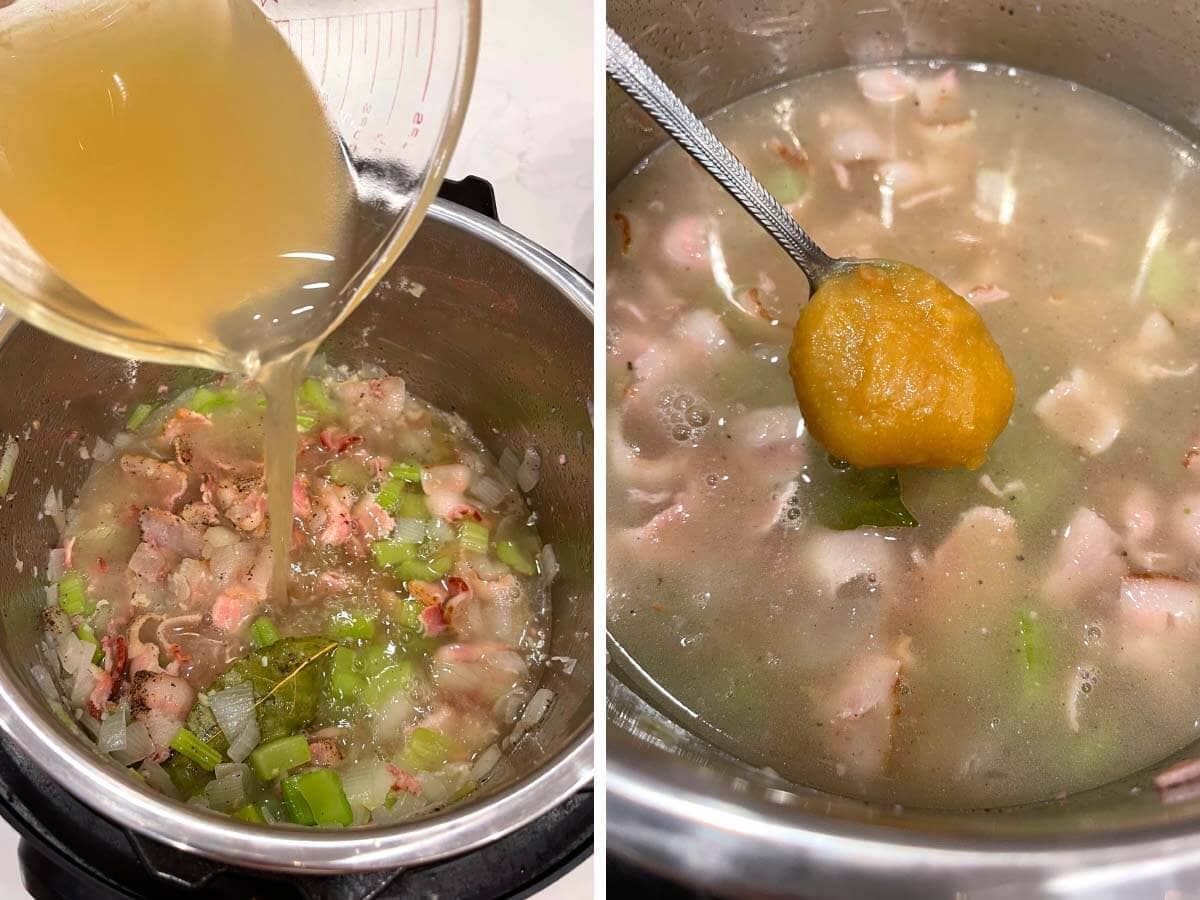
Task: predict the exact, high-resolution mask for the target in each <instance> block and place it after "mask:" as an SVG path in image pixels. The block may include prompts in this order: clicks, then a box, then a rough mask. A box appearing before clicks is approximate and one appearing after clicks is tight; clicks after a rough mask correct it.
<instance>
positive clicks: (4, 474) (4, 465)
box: [0, 435, 21, 497]
mask: <svg viewBox="0 0 1200 900" xmlns="http://www.w3.org/2000/svg"><path fill="white" fill-rule="evenodd" d="M20 453H21V448H20V446H19V445H18V444H17V440H16V438H14V437H13V436H12V435H9V436H8V438H7V440H5V442H4V455H3V456H0V497H2V496H4V495H5V494H7V493H8V489H9V488H10V487H11V486H12V477H13V472H14V471H16V468H17V457H18V456H19V455H20Z"/></svg>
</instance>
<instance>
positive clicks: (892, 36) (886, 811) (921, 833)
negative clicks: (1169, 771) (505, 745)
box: [607, 0, 1200, 898]
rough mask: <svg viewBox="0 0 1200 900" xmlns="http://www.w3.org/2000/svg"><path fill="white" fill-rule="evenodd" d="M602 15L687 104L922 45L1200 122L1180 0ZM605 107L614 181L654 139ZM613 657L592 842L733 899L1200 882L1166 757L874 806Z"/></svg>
mask: <svg viewBox="0 0 1200 900" xmlns="http://www.w3.org/2000/svg"><path fill="white" fill-rule="evenodd" d="M608 21H609V23H610V24H611V25H612V26H613V27H614V28H616V30H617V31H618V32H620V34H621V35H622V36H623V37H624V38H625V39H626V40H627V41H629V43H630V44H631V45H632V46H633V47H634V48H635V49H636V50H637V51H638V52H640V53H641V54H642V55H643V56H644V57H645V58H646V59H647V60H648V61H649V63H650V64H651V65H652V66H654V67H655V68H656V69H657V70H658V72H659V73H660V74H661V75H662V76H663V78H664V79H665V80H666V81H667V83H668V84H670V85H671V86H672V87H673V88H674V89H675V90H676V91H678V92H679V94H680V95H681V96H682V97H683V98H684V100H686V101H687V102H689V103H690V104H691V105H692V106H693V108H695V109H696V110H697V111H698V112H700V113H701V114H705V113H709V112H712V111H714V110H716V109H719V108H721V107H723V106H725V105H727V104H729V103H731V102H732V101H734V100H737V99H739V98H741V97H744V96H747V95H749V94H752V93H754V92H757V91H760V90H763V89H765V88H767V87H770V86H772V85H774V84H778V83H780V82H784V81H788V80H791V79H793V78H797V77H799V76H801V75H806V74H810V73H813V72H817V71H821V70H825V69H830V68H835V67H838V66H844V65H852V64H868V63H870V64H878V63H883V62H890V61H894V60H898V59H904V58H918V59H926V58H931V57H936V58H950V59H964V60H979V61H986V62H1001V63H1007V64H1011V65H1014V66H1019V67H1022V68H1026V69H1030V70H1034V71H1039V72H1044V73H1046V74H1049V75H1053V76H1057V77H1059V78H1065V79H1070V80H1073V81H1077V82H1079V83H1081V84H1084V85H1086V86H1088V87H1091V88H1094V89H1096V90H1099V91H1101V92H1103V93H1106V94H1109V95H1111V96H1114V97H1117V98H1119V99H1121V100H1124V101H1126V102H1128V103H1130V104H1131V105H1133V106H1136V107H1138V108H1139V109H1141V110H1143V111H1145V112H1147V113H1149V114H1150V115H1152V116H1154V117H1155V118H1157V119H1159V120H1160V121H1163V122H1165V123H1167V124H1168V125H1171V126H1172V127H1174V128H1176V129H1177V130H1179V131H1180V132H1182V133H1183V134H1184V135H1186V136H1188V137H1189V138H1191V139H1195V138H1196V137H1197V133H1198V131H1200V91H1198V89H1197V87H1196V86H1197V85H1198V84H1200V8H1198V7H1197V5H1196V4H1195V3H1181V2H1162V3H1156V2H1145V0H1088V2H1073V0H1041V2H1039V3H1028V2H1017V0H997V2H987V3H984V2H970V0H844V2H843V0H837V2H835V0H756V2H738V0H695V2H692V3H687V4H680V3H676V2H672V0H609V3H608ZM607 107H608V118H607V121H608V146H607V162H608V171H607V180H608V185H609V187H610V188H611V187H612V186H613V185H614V184H615V183H616V182H618V181H619V180H620V179H621V178H622V177H624V176H625V175H626V174H627V173H628V172H629V170H630V169H631V168H632V167H633V166H634V165H635V164H636V163H637V161H638V160H640V159H642V158H643V157H644V156H645V155H646V154H647V153H648V152H650V151H651V150H652V149H654V148H655V147H656V146H658V145H659V144H661V143H662V142H663V134H662V132H661V131H659V130H658V129H657V128H656V127H655V126H654V125H653V124H652V123H651V122H650V120H649V119H648V118H646V117H645V116H644V115H643V114H642V113H641V112H640V111H638V110H636V109H635V108H634V106H633V104H632V103H631V102H630V101H629V100H628V98H626V96H625V95H624V94H623V93H622V92H621V91H620V89H618V88H616V87H615V86H613V85H612V84H611V83H610V85H609V88H608V98H607ZM1113 137H1114V140H1120V135H1114V136H1113ZM1080 152H1082V153H1086V152H1087V150H1086V148H1080ZM611 233H612V232H611V230H610V241H609V246H610V247H612V246H614V242H613V240H612V238H611ZM817 238H818V240H819V239H820V236H819V235H817ZM610 653H611V661H610V665H609V678H608V690H609V697H608V720H609V726H608V758H607V766H608V775H607V789H608V846H609V849H610V851H611V852H613V853H614V854H616V855H618V856H619V857H621V858H622V859H625V860H627V861H630V862H632V863H634V864H636V865H640V866H643V867H646V868H648V869H651V870H654V871H657V872H659V873H662V874H664V875H667V876H669V877H673V878H683V879H685V880H688V881H691V882H692V883H694V884H696V885H702V886H703V887H704V888H705V889H707V890H709V891H714V892H720V893H728V894H733V895H747V896H748V895H754V896H784V895H794V894H799V895H801V896H804V897H807V898H819V897H846V896H867V897H883V896H886V897H913V898H933V897H966V896H970V897H996V896H1005V897H1008V896H1019V897H1028V896H1035V895H1036V896H1055V897H1058V896H1080V897H1089V898H1096V897H1121V898H1128V897H1163V896H1171V894H1170V893H1168V892H1170V891H1178V892H1180V893H1179V894H1177V895H1176V896H1195V895H1196V894H1197V892H1200V799H1198V800H1195V801H1192V802H1189V803H1179V804H1176V805H1172V806H1163V805H1161V804H1160V802H1159V800H1158V797H1157V796H1156V794H1155V792H1154V790H1153V788H1152V787H1151V786H1150V784H1151V782H1150V779H1151V776H1152V775H1153V774H1154V772H1155V771H1158V770H1160V769H1161V768H1163V767H1164V766H1165V765H1166V764H1168V763H1169V762H1171V761H1173V760H1164V761H1163V763H1161V764H1160V765H1159V766H1157V767H1155V768H1154V769H1152V770H1148V771H1146V772H1141V773H1137V774H1135V775H1133V776H1131V777H1129V778H1126V779H1124V780H1123V781H1121V782H1119V783H1114V784H1111V785H1107V786H1105V787H1102V788H1098V789H1096V790H1092V791H1089V792H1086V793H1082V794H1079V795H1076V796H1073V797H1070V798H1068V799H1067V800H1065V801H1062V802H1048V803H1041V804H1034V805H1030V806H1024V807H1019V808H1011V809H1005V810H999V811H995V810H994V811H979V812H942V811H936V810H933V811H931V810H921V809H899V808H892V807H882V806H878V805H874V804H869V803H863V802H860V801H857V800H852V799H848V798H845V797H838V796H834V795H831V794H826V793H823V792H820V791H816V790H812V789H808V788H805V787H803V786H799V785H795V784H791V783H788V782H785V781H782V780H780V779H778V778H777V777H772V776H770V775H769V774H766V773H764V772H763V771H761V770H759V769H755V768H752V767H750V766H748V765H745V764H743V763H741V762H740V761H738V760H736V759H733V758H731V757H729V756H728V755H726V754H724V753H722V752H721V751H719V750H718V749H716V748H715V747H713V746H712V745H710V744H709V743H707V742H706V741H705V740H703V739H702V738H700V737H699V736H697V735H696V734H694V733H693V732H692V730H690V729H689V722H688V719H687V717H686V714H685V713H683V712H682V711H680V710H678V709H676V708H674V707H673V705H672V703H671V701H670V698H668V697H666V696H664V695H662V694H661V693H660V692H658V691H657V690H656V689H655V687H654V685H653V684H652V682H650V680H649V679H648V678H646V677H645V676H644V674H643V673H641V672H640V670H639V669H638V666H637V664H636V662H635V661H633V660H630V659H628V658H626V657H624V656H623V655H622V654H621V652H620V648H619V647H617V646H616V645H615V644H614V643H613V642H611V641H610ZM1146 702H1148V703H1152V702H1154V699H1153V698H1152V697H1147V698H1146ZM930 739H931V740H936V739H937V736H936V735H931V736H930ZM1197 752H1200V748H1196V747H1193V748H1189V749H1188V750H1185V751H1184V752H1182V753H1180V754H1179V755H1178V757H1175V758H1179V757H1182V756H1186V755H1189V753H1190V754H1196V753H1197ZM1175 758H1173V759H1175Z"/></svg>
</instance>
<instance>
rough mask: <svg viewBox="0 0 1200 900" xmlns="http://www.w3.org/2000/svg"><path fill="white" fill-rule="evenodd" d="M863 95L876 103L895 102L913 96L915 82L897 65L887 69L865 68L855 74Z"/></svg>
mask: <svg viewBox="0 0 1200 900" xmlns="http://www.w3.org/2000/svg"><path fill="white" fill-rule="evenodd" d="M855 80H856V81H857V82H858V89H859V91H860V92H861V93H862V95H863V97H865V98H866V99H868V100H870V101H872V102H874V103H895V102H896V101H898V100H903V99H904V98H906V97H910V96H912V92H913V89H914V87H915V84H914V82H913V79H912V78H911V77H910V76H908V75H905V74H904V73H903V72H901V71H900V70H899V69H897V68H896V67H895V66H891V67H888V68H885V69H865V70H863V71H861V72H859V73H858V74H857V75H856V76H855Z"/></svg>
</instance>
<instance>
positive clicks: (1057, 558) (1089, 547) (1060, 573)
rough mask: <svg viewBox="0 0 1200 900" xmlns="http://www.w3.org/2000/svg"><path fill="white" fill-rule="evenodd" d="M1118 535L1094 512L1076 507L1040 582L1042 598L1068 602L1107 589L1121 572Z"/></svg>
mask: <svg viewBox="0 0 1200 900" xmlns="http://www.w3.org/2000/svg"><path fill="white" fill-rule="evenodd" d="M1120 549H1121V538H1120V536H1119V535H1118V534H1117V533H1116V532H1115V531H1113V530H1112V528H1110V527H1109V525H1108V523H1107V522H1105V521H1104V520H1103V519H1102V518H1100V516H1098V515H1097V514H1096V513H1095V512H1093V511H1092V510H1090V509H1088V508H1087V507H1080V508H1079V509H1077V510H1075V513H1074V514H1073V515H1072V516H1071V521H1070V522H1068V523H1067V527H1066V530H1064V531H1063V535H1062V540H1061V541H1060V542H1059V545H1058V549H1057V550H1056V551H1055V554H1054V559H1053V561H1052V562H1051V564H1050V574H1049V575H1048V576H1047V577H1046V580H1045V581H1044V582H1043V583H1042V591H1043V593H1044V594H1045V596H1046V598H1047V599H1049V600H1050V601H1051V602H1053V603H1056V604H1058V605H1059V606H1068V605H1070V604H1073V603H1076V602H1078V601H1079V600H1082V599H1086V598H1088V597H1090V596H1094V595H1097V594H1100V593H1103V592H1107V591H1109V590H1110V589H1112V590H1115V589H1116V587H1117V583H1118V579H1119V578H1120V577H1121V576H1122V575H1123V574H1125V568H1126V563H1125V560H1124V559H1123V558H1122V557H1121V556H1120V555H1119V553H1118V551H1119V550H1120Z"/></svg>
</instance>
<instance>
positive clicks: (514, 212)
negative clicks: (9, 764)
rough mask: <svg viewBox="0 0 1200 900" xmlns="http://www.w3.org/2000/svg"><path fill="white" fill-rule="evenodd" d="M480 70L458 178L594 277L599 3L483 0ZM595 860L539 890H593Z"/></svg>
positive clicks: (8, 877)
mask: <svg viewBox="0 0 1200 900" xmlns="http://www.w3.org/2000/svg"><path fill="white" fill-rule="evenodd" d="M483 6H484V19H483V34H482V41H481V48H480V58H479V69H478V74H477V77H476V82H475V91H474V94H473V95H472V98H471V108H470V110H469V112H468V113H467V119H466V123H465V124H464V127H463V135H462V140H461V141H460V143H459V147H458V151H457V152H456V153H455V155H454V158H453V159H452V161H451V164H450V171H449V177H451V178H462V177H463V176H465V175H478V176H479V177H480V178H484V179H486V180H487V181H489V182H491V183H492V186H493V187H494V188H495V189H496V202H497V206H498V208H499V213H500V220H501V221H502V222H503V223H504V224H506V225H508V226H509V227H510V228H513V229H515V230H516V231H519V232H521V233H522V234H524V235H525V236H527V237H529V238H531V239H532V240H534V241H536V242H537V243H538V244H541V245H542V246H543V247H545V248H546V249H548V250H550V251H552V252H553V253H555V254H557V255H558V256H560V257H562V258H563V259H564V260H566V261H567V262H569V263H570V264H571V265H573V266H575V268H577V269H579V271H581V272H582V273H583V274H584V275H587V276H588V277H589V278H590V277H591V275H592V269H593V252H592V247H593V245H592V207H593V195H592V146H593V143H592V69H591V64H592V7H591V4H590V3H588V2H586V0H582V2H581V0H557V2H553V3H546V2H544V0H483ZM593 872H594V869H593V859H588V860H586V861H585V862H584V863H582V864H581V865H579V866H578V867H576V868H575V869H574V870H572V871H571V872H570V873H568V874H567V875H566V876H565V877H563V878H562V879H560V880H559V881H557V882H555V883H554V884H553V885H551V886H550V887H549V888H547V889H546V890H544V891H542V892H541V893H539V894H537V895H536V896H537V900H582V898H589V897H591V896H592V878H593ZM28 897H29V895H28V894H27V893H26V892H25V890H24V889H23V888H22V887H21V877H20V873H19V872H18V870H17V834H16V832H14V831H13V830H12V829H11V828H9V827H8V826H7V824H5V823H4V822H3V821H0V900H28Z"/></svg>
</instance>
